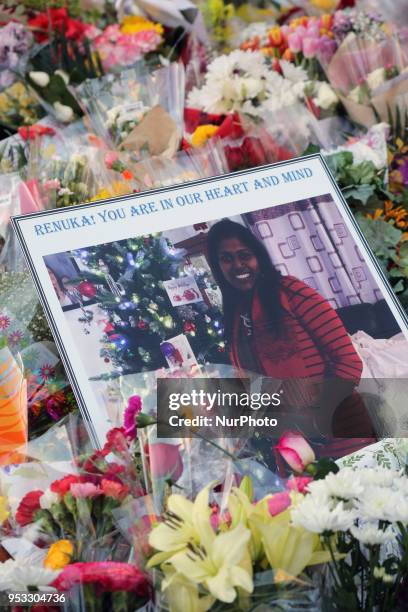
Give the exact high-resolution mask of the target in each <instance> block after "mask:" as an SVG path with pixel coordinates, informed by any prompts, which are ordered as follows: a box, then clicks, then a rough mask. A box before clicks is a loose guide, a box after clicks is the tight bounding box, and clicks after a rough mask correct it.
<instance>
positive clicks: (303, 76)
mask: <svg viewBox="0 0 408 612" xmlns="http://www.w3.org/2000/svg"><path fill="white" fill-rule="evenodd" d="M280 66H281V69H282V72H283V76H284V77H285V79H288V80H289V81H292V83H306V81H307V80H308V76H307V72H306V70H304V69H303V68H301V67H300V66H295V65H294V64H292V62H288V61H287V60H281V61H280Z"/></svg>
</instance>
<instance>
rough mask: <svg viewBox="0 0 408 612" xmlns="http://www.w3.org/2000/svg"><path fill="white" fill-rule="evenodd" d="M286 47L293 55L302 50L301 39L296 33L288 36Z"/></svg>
mask: <svg viewBox="0 0 408 612" xmlns="http://www.w3.org/2000/svg"><path fill="white" fill-rule="evenodd" d="M288 46H289V49H290V50H291V51H292V52H293V53H299V51H301V50H302V38H301V36H300V35H299V34H298V33H297V32H293V34H289V36H288Z"/></svg>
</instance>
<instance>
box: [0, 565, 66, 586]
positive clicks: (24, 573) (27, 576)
mask: <svg viewBox="0 0 408 612" xmlns="http://www.w3.org/2000/svg"><path fill="white" fill-rule="evenodd" d="M59 573H60V572H59V571H54V570H49V569H46V568H44V567H38V566H35V565H32V564H29V563H25V562H23V561H21V560H19V561H15V560H14V559H9V560H8V561H6V562H5V563H0V591H6V590H12V591H27V590H28V587H40V586H47V585H49V584H50V583H51V582H53V580H55V578H56V577H57V576H58V574H59Z"/></svg>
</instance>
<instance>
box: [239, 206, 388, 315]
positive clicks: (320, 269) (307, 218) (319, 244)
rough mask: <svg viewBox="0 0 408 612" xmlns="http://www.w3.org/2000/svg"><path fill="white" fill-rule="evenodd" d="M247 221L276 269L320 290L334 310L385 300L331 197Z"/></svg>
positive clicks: (259, 214) (281, 208)
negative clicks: (266, 250)
mask: <svg viewBox="0 0 408 612" xmlns="http://www.w3.org/2000/svg"><path fill="white" fill-rule="evenodd" d="M245 218H246V221H247V223H248V225H249V227H250V228H251V229H252V231H253V232H254V233H255V235H256V236H257V237H258V238H260V239H261V240H262V241H263V242H264V244H265V246H266V248H267V249H268V252H269V254H270V256H271V259H272V261H273V263H274V265H275V267H276V268H278V270H280V271H281V272H282V274H284V275H287V274H290V275H292V276H296V277H297V278H299V279H300V280H302V281H304V282H305V283H306V284H308V285H309V286H310V287H313V288H314V289H316V290H317V291H318V292H319V293H321V294H322V295H323V296H324V297H325V298H326V299H327V300H328V301H329V302H330V304H331V305H332V306H333V308H340V307H342V306H350V305H353V304H360V303H363V302H369V303H374V302H377V301H378V300H380V299H382V294H381V291H380V289H379V288H378V286H377V284H376V282H375V280H374V278H373V276H372V274H371V272H370V270H369V268H368V265H367V263H366V262H365V260H364V257H363V256H362V254H361V253H360V251H359V249H358V246H357V245H356V243H355V241H354V238H353V237H352V236H351V235H350V232H349V230H348V227H347V226H346V224H345V223H344V221H343V218H342V215H341V213H340V211H339V209H338V208H337V206H336V204H335V203H334V202H333V200H332V199H331V197H330V195H326V196H319V197H317V198H311V199H309V200H300V201H298V202H292V203H289V204H284V205H281V206H275V207H272V208H268V209H264V210H261V211H256V212H253V213H248V214H246V215H245Z"/></svg>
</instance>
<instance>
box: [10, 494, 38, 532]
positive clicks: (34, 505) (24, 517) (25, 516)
mask: <svg viewBox="0 0 408 612" xmlns="http://www.w3.org/2000/svg"><path fill="white" fill-rule="evenodd" d="M43 494H44V491H40V490H39V489H37V490H36V491H30V493H27V495H24V497H23V499H22V500H21V502H20V504H19V506H18V508H17V512H16V521H17V523H18V524H19V525H20V526H21V527H25V526H26V525H29V524H30V523H32V522H33V521H34V514H35V513H36V512H37V510H40V509H41V506H40V497H41V496H42V495H43Z"/></svg>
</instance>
